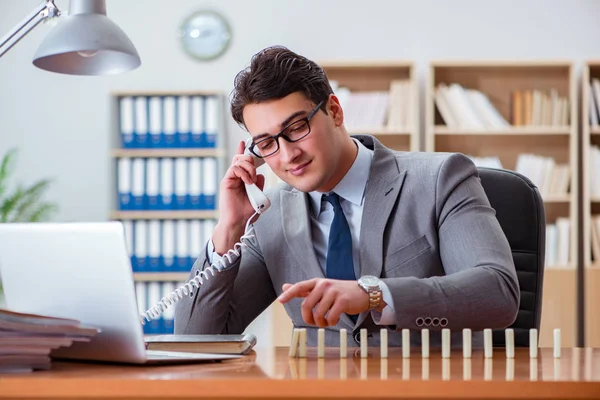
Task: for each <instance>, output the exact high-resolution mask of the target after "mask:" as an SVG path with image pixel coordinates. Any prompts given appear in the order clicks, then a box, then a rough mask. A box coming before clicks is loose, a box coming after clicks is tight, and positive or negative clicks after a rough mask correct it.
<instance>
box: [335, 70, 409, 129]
mask: <svg viewBox="0 0 600 400" xmlns="http://www.w3.org/2000/svg"><path fill="white" fill-rule="evenodd" d="M330 83H331V86H332V89H333V91H334V93H335V94H336V96H337V97H338V99H339V101H340V104H341V106H342V108H343V109H344V125H345V126H346V128H348V130H351V131H360V130H365V133H368V132H367V131H368V130H370V129H389V130H393V131H400V130H405V129H410V127H411V126H412V124H413V116H412V114H413V108H412V107H413V105H412V85H411V83H410V81H409V80H401V79H398V80H392V81H391V82H390V88H389V90H387V91H386V90H371V91H352V90H350V89H349V88H347V87H344V86H339V84H338V82H337V81H335V80H332V81H330Z"/></svg>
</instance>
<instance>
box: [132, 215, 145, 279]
mask: <svg viewBox="0 0 600 400" xmlns="http://www.w3.org/2000/svg"><path fill="white" fill-rule="evenodd" d="M133 229H134V235H135V236H134V238H135V239H134V253H135V260H136V265H135V272H146V271H147V265H148V223H147V222H146V221H144V220H138V221H135V224H134V227H133Z"/></svg>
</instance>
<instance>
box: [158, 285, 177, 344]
mask: <svg viewBox="0 0 600 400" xmlns="http://www.w3.org/2000/svg"><path fill="white" fill-rule="evenodd" d="M177 287H178V286H177ZM161 289H162V294H161V298H162V297H165V296H168V295H170V294H171V293H172V292H173V291H174V290H175V289H176V287H175V282H169V281H167V282H163V284H162V288H161ZM162 317H163V326H162V327H161V329H160V331H161V332H162V333H163V334H172V333H173V331H174V328H175V307H169V308H167V309H166V310H165V312H164V313H163V314H162Z"/></svg>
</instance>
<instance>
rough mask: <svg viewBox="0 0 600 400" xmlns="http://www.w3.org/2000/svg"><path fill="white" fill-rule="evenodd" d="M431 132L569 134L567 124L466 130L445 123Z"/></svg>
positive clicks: (515, 134) (455, 133)
mask: <svg viewBox="0 0 600 400" xmlns="http://www.w3.org/2000/svg"><path fill="white" fill-rule="evenodd" d="M433 133H434V134H435V135H482V136H483V135H507V136H508V135H513V136H517V135H569V134H570V133H571V127H569V126H515V127H513V128H511V129H498V130H485V131H482V130H468V129H450V128H448V127H446V126H445V125H436V126H435V127H434V130H433Z"/></svg>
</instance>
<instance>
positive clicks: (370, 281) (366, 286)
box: [358, 275, 384, 312]
mask: <svg viewBox="0 0 600 400" xmlns="http://www.w3.org/2000/svg"><path fill="white" fill-rule="evenodd" d="M380 282H381V280H379V278H377V277H376V276H373V275H365V276H361V277H360V279H359V280H358V286H360V287H361V288H362V289H363V290H364V291H365V292H367V294H368V295H369V311H371V310H377V311H379V312H381V310H382V309H383V304H384V303H383V295H382V294H381V288H380V287H379V283H380Z"/></svg>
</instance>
